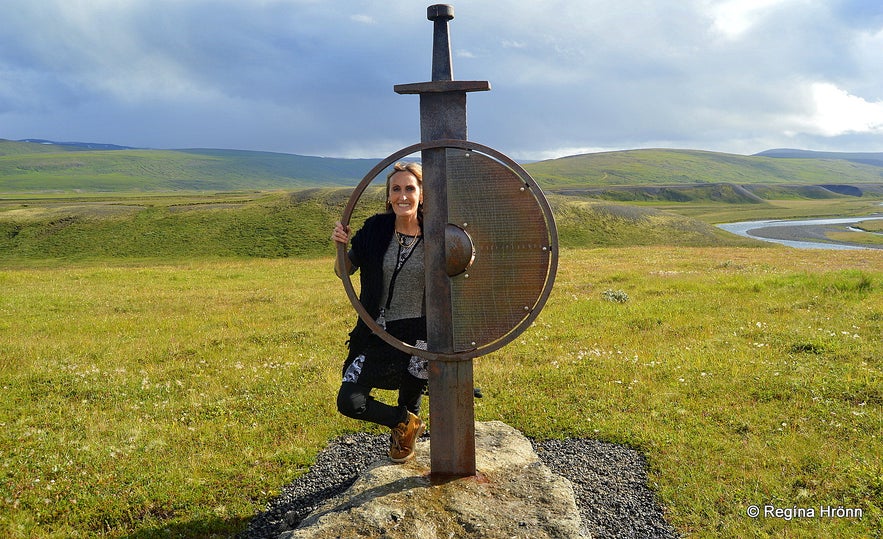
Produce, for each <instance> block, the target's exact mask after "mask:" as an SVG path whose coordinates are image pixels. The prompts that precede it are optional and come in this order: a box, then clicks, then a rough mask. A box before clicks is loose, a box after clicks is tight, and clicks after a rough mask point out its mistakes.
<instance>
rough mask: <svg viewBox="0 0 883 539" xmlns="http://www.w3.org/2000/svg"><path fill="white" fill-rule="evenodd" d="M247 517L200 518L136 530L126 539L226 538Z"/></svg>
mask: <svg viewBox="0 0 883 539" xmlns="http://www.w3.org/2000/svg"><path fill="white" fill-rule="evenodd" d="M249 520H250V519H249V518H242V517H236V518H226V519H225V518H201V519H196V520H191V521H189V522H175V523H169V524H166V525H157V526H154V527H152V528H145V529H143V530H138V531H136V532H134V533H132V534H130V535H126V536H125V537H126V538H127V539H227V538H232V537H237V536H238V535H239V534H241V533H242V531H244V530H245V527H246V525H247V524H248V522H249Z"/></svg>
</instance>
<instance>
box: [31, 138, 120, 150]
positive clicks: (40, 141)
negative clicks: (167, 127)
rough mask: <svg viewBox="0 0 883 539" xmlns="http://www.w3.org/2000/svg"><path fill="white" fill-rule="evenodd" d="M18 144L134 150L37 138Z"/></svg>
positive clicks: (94, 143)
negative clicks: (31, 143)
mask: <svg viewBox="0 0 883 539" xmlns="http://www.w3.org/2000/svg"><path fill="white" fill-rule="evenodd" d="M18 142H33V143H35V144H43V145H45V146H65V147H67V148H76V149H82V150H134V149H135V148H133V147H131V146H117V145H116V144H100V143H97V142H55V141H53V140H44V139H39V138H26V139H22V140H19V141H18Z"/></svg>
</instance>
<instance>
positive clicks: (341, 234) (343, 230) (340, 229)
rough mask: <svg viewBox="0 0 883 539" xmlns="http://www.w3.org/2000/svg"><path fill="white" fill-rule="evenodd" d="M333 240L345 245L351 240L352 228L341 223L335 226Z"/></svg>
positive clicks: (332, 234)
mask: <svg viewBox="0 0 883 539" xmlns="http://www.w3.org/2000/svg"><path fill="white" fill-rule="evenodd" d="M331 240H332V241H336V242H337V243H342V244H344V245H346V244H347V242H348V241H349V240H350V227H348V226H343V225H342V224H341V223H340V221H338V222H337V223H335V224H334V232H332V233H331Z"/></svg>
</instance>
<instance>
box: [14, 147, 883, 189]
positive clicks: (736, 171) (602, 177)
mask: <svg viewBox="0 0 883 539" xmlns="http://www.w3.org/2000/svg"><path fill="white" fill-rule="evenodd" d="M785 157H791V158H790V159H789V158H785ZM379 161H380V159H340V158H327V157H313V156H305V155H296V154H287V153H274V152H259V151H249V150H222V149H206V148H191V149H179V150H151V149H138V148H128V147H124V146H118V145H114V144H93V143H82V142H66V143H57V142H52V141H46V140H40V139H29V140H28V141H11V140H3V139H0V193H46V192H59V193H75V192H87V193H88V192H91V193H95V192H108V193H115V192H116V193H121V192H127V193H138V192H149V191H152V192H157V191H211V192H219V191H245V190H252V191H253V190H275V189H283V190H284V189H300V188H306V187H310V188H312V187H335V186H337V187H352V186H355V185H356V184H358V182H359V181H361V179H362V178H363V177H364V175H365V174H366V173H368V172H369V171H370V170H371V169H372V168H373V167H374V166H375V165H377V163H378V162H379ZM523 166H524V168H525V169H526V170H527V171H528V172H529V173H530V174H531V175H532V176H533V177H534V179H535V180H536V181H537V182H538V183H539V184H540V185H541V186H542V187H543V189H544V190H546V189H547V190H550V191H553V192H554V191H558V192H564V191H568V190H571V191H572V190H577V191H580V192H586V193H587V192H588V191H592V190H597V189H601V190H603V191H604V192H605V193H606V194H605V196H607V197H621V199H622V200H631V199H635V200H638V199H640V200H643V199H645V198H646V199H648V200H653V199H659V198H666V199H672V200H678V199H680V198H683V197H684V196H686V195H685V194H684V193H683V192H682V190H681V189H679V187H680V186H699V187H701V190H702V191H703V194H702V195H701V196H702V197H708V198H715V199H718V198H719V199H729V198H733V197H736V198H739V199H740V200H741V199H743V198H746V197H748V198H750V195H751V193H747V192H746V189H748V190H749V191H752V192H755V191H756V189H755V188H751V189H749V188H748V186H760V185H767V186H772V185H777V186H785V185H793V186H822V187H824V189H826V190H828V191H833V192H835V193H840V194H851V193H852V192H853V191H855V192H857V193H862V192H870V191H869V189H871V187H870V186H871V185H876V186H878V187H874V188H873V189H872V190H873V191H874V192H876V191H877V190H879V189H878V188H879V186H881V185H883V170H881V167H883V153H854V154H846V153H831V152H807V151H800V150H769V151H768V152H763V153H762V154H758V155H754V156H745V155H734V154H726V153H718V152H709V151H700V150H671V149H641V150H626V151H618V152H601V153H592V154H585V155H576V156H571V157H564V158H560V159H551V160H546V161H539V162H534V163H526V164H524V165H523ZM718 185H728V186H731V188H717V187H715V186H718ZM832 185H846V186H855V185H861V186H862V187H861V188H860V189H854V190H851V191H849V192H848V193H847V192H846V191H844V190H843V189H840V188H837V189H832V188H830V187H829V186H832ZM642 186H647V187H652V188H653V189H650V190H639V191H635V188H639V187H642ZM663 188H664V189H663ZM613 191H615V193H613ZM690 196H693V195H692V194H691V195H690Z"/></svg>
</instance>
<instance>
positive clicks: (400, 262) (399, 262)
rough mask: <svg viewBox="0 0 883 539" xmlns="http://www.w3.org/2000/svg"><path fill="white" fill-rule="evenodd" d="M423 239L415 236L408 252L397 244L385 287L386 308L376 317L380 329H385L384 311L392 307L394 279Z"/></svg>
mask: <svg viewBox="0 0 883 539" xmlns="http://www.w3.org/2000/svg"><path fill="white" fill-rule="evenodd" d="M422 239H423V236H417V238H416V239H415V240H414V243H413V244H411V245H410V246H408V250H407V251H404V245H402V244H401V243H399V252H398V256H396V267H395V270H393V272H392V277H390V278H389V286H388V287H387V292H386V307H383V308H382V309H380V316H378V317H377V323H378V324H380V327H382V328H383V329H386V316H385V315H386V310H387V309H389V307H390V305H392V295H393V291H395V286H396V279H397V278H398V276H399V272H400V271H402V267H404V265H405V262H407V261H408V259H410V258H411V255H413V254H414V251H415V250H416V249H417V244H418V243H420V240H422Z"/></svg>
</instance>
